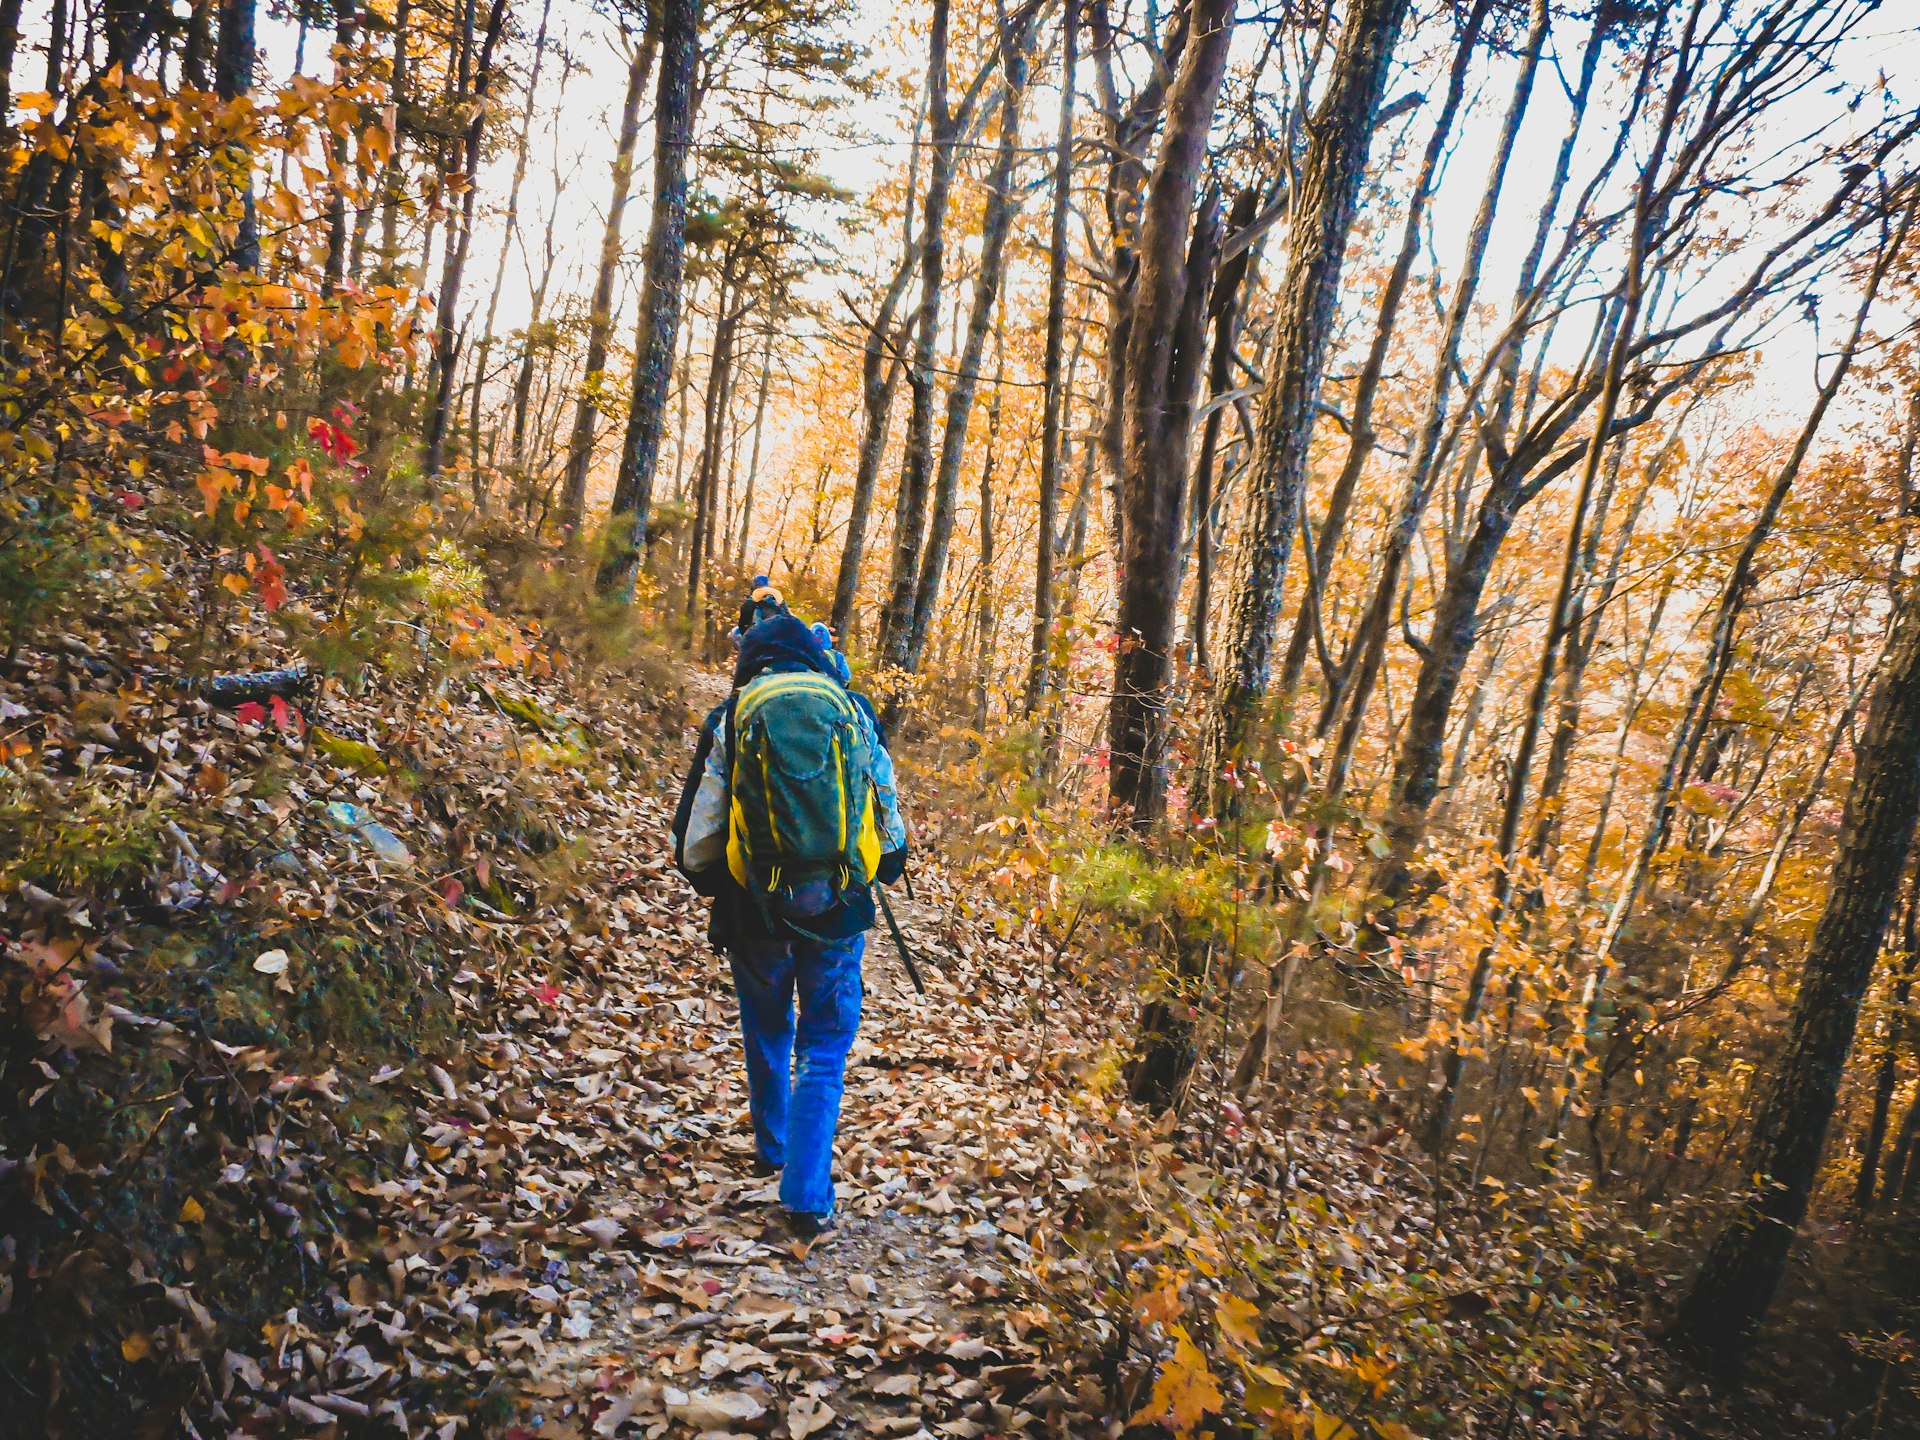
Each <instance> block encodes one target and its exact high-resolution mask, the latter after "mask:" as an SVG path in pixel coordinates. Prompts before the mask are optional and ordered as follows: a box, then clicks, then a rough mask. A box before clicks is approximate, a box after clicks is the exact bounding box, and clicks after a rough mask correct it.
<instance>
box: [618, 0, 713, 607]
mask: <svg viewBox="0 0 1920 1440" xmlns="http://www.w3.org/2000/svg"><path fill="white" fill-rule="evenodd" d="M660 8H661V23H660V76H659V82H658V85H657V86H656V88H655V91H654V106H653V128H654V158H653V221H652V224H651V225H650V226H649V228H648V230H647V258H646V281H645V288H644V290H643V291H642V293H641V298H640V327H639V336H638V340H637V343H636V344H635V346H634V364H633V395H632V399H631V401H630V403H629V405H628V408H627V432H626V435H625V437H624V438H623V440H622V442H621V446H620V473H619V476H618V478H617V479H616V480H615V482H614V489H613V514H614V515H616V516H620V517H624V518H622V519H621V520H620V521H619V523H618V524H617V525H616V526H615V527H614V529H615V532H616V533H615V535H614V537H613V539H614V544H613V545H612V547H611V549H610V551H609V554H608V556H607V558H606V561H605V563H603V564H602V565H601V567H600V576H599V584H600V588H601V589H602V590H603V591H618V592H620V593H621V594H623V595H625V596H626V597H627V598H628V599H631V598H632V596H633V585H634V580H635V578H636V577H637V576H638V575H639V571H640V552H641V548H642V547H643V546H644V545H645V543H646V538H647V521H648V518H649V515H650V514H651V511H652V508H653V472H654V470H655V468H656V467H657V466H658V465H659V462H660V435H661V432H662V430H663V429H664V428H665V421H666V408H667V390H668V387H669V386H670V385H671V384H672V383H673V353H674V350H675V349H676V348H677V344H678V341H679V337H680V290H681V282H682V280H683V279H684V277H685V275H686V267H687V160H688V157H689V153H690V152H691V151H692V149H693V118H694V116H693V111H694V103H695V95H694V79H695V75H696V73H697V71H698V69H699V63H700V0H661V7H660Z"/></svg>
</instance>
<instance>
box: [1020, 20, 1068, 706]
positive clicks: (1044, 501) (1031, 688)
mask: <svg viewBox="0 0 1920 1440" xmlns="http://www.w3.org/2000/svg"><path fill="white" fill-rule="evenodd" d="M1078 46H1079V5H1078V0H1062V4H1061V7H1060V131H1059V137H1058V138H1057V139H1056V140H1055V141H1054V144H1053V230H1052V234H1051V238H1050V239H1049V240H1048V243H1047V335H1046V354H1045V359H1044V361H1043V362H1042V372H1041V376H1042V378H1041V383H1042V385H1043V386H1044V387H1045V399H1044V401H1043V402H1042V408H1041V418H1040V474H1039V478H1038V482H1037V483H1038V492H1039V493H1038V509H1039V516H1038V521H1037V532H1036V536H1035V540H1034V557H1033V631H1032V637H1031V642H1030V643H1029V645H1028V647H1027V684H1026V689H1025V691H1024V692H1023V693H1022V697H1021V704H1022V707H1023V708H1024V710H1025V711H1026V714H1027V715H1028V716H1029V717H1031V716H1032V715H1033V714H1034V712H1035V711H1036V710H1038V709H1039V708H1040V703H1041V701H1042V700H1044V699H1045V698H1046V693H1047V679H1048V676H1049V674H1050V673H1051V671H1052V668H1053V667H1052V664H1051V654H1052V648H1053V609H1054V606H1053V599H1054V574H1053V570H1054V555H1053V546H1054V527H1055V525H1056V524H1057V523H1058V513H1059V508H1060V476H1061V473H1062V471H1063V469H1064V463H1063V460H1062V455H1063V448H1062V445H1061V424H1062V419H1063V417H1064V415H1065V413H1066V393H1065V391H1064V389H1063V388H1062V381H1063V372H1062V368H1061V367H1062V361H1063V359H1064V352H1065V349H1066V333H1067V246H1068V243H1069V241H1070V239H1071V234H1070V231H1069V226H1070V224H1071V220H1072V214H1073V102H1074V90H1075V88H1076V75H1077V61H1078V59H1079V55H1078Z"/></svg>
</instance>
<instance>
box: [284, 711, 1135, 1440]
mask: <svg viewBox="0 0 1920 1440" xmlns="http://www.w3.org/2000/svg"><path fill="white" fill-rule="evenodd" d="M690 682H691V683H690V684H689V687H688V688H689V691H690V696H689V714H690V725H691V723H697V720H698V717H699V716H700V715H701V714H703V713H704V711H705V708H706V705H707V704H710V703H713V702H714V701H715V700H717V699H718V698H719V697H721V696H723V695H724V693H725V686H724V682H723V681H719V680H718V679H716V678H715V677H710V676H704V675H696V676H692V677H690ZM691 733H692V732H691V728H690V729H689V733H688V745H687V747H686V749H685V750H684V751H682V753H683V754H684V753H688V752H690V750H691ZM678 780H679V777H678V775H677V774H670V775H663V774H628V775H625V776H622V775H617V774H616V775H615V776H613V777H611V779H610V781H609V783H607V784H606V785H604V786H603V787H600V788H598V789H590V790H588V791H586V792H584V793H582V794H581V795H580V797H579V801H578V803H579V804H580V805H581V806H583V807H584V808H583V810H582V812H581V813H578V814H575V815H573V816H571V817H570V819H571V820H572V822H573V823H574V825H575V827H576V834H577V835H579V836H580V837H582V838H583V839H585V840H586V842H587V850H586V853H585V855H584V856H583V858H582V861H581V864H580V868H579V882H578V883H579V889H578V895H579V899H580V901H581V904H582V905H583V906H584V907H585V908H586V909H587V910H588V911H589V912H590V913H591V912H600V913H602V914H603V916H604V921H605V924H604V927H603V928H602V933H601V934H600V935H599V936H598V937H592V936H588V937H586V939H587V948H588V949H589V950H590V951H592V952H593V964H592V966H591V969H592V971H593V975H592V980H591V982H590V983H575V982H573V981H564V982H562V983H560V984H557V985H555V984H549V985H545V986H539V987H536V988H534V989H533V990H532V992H531V993H530V994H529V995H528V996H527V998H526V1003H524V1004H521V1005H519V1006H517V1007H515V1008H512V1009H511V1012H510V1014H511V1018H510V1020H509V1021H508V1022H507V1023H506V1024H505V1025H504V1027H503V1028H501V1029H499V1030H494V1031H484V1032H480V1033H476V1034H473V1035H471V1036H470V1037H469V1054H470V1055H471V1056H473V1057H474V1058H475V1059H476V1060H477V1061H478V1063H477V1064H475V1065H470V1066H469V1067H468V1069H469V1072H470V1073H469V1075H468V1076H467V1078H466V1079H465V1080H464V1081H461V1080H455V1079H454V1077H453V1076H452V1075H450V1074H449V1073H447V1071H446V1070H444V1069H438V1068H437V1067H429V1073H430V1074H431V1076H432V1080H433V1086H434V1089H436V1090H437V1093H434V1090H428V1092H427V1093H425V1094H423V1095H422V1096H421V1097H420V1099H419V1102H418V1103H419V1105H420V1106H422V1107H424V1110H425V1111H426V1112H431V1116H432V1118H431V1120H430V1123H429V1124H428V1126H427V1128H426V1130H425V1131H424V1134H425V1136H426V1138H427V1140H428V1141H429V1142H430V1146H431V1152H430V1156H429V1157H428V1158H426V1159H423V1160H422V1161H421V1163H420V1166H419V1169H418V1171H417V1172H416V1177H415V1178H414V1179H412V1180H409V1181H408V1182H407V1183H406V1184H405V1185H395V1184H392V1183H389V1184H387V1185H383V1186H381V1187H379V1189H380V1191H381V1192H382V1193H381V1195H380V1198H381V1199H384V1200H386V1201H389V1202H391V1204H392V1206H393V1210H394V1214H393V1217H392V1219H393V1221H394V1222H397V1223H396V1224H395V1230H396V1233H395V1234H394V1238H393V1241H392V1243H391V1244H390V1245H389V1246H388V1247H387V1248H388V1252H389V1253H390V1254H392V1256H393V1259H392V1261H391V1263H390V1265H389V1271H390V1274H391V1276H392V1277H393V1279H394V1282H395V1286H396V1288H397V1289H399V1290H401V1291H403V1292H404V1291H406V1290H409V1289H411V1290H414V1291H418V1290H420V1289H421V1288H423V1287H424V1288H426V1289H428V1290H429V1291H432V1290H434V1289H437V1288H439V1287H435V1286H434V1285H433V1284H432V1277H431V1275H428V1276H424V1277H421V1276H417V1275H416V1272H418V1271H421V1270H428V1271H431V1270H432V1269H433V1268H434V1267H436V1266H439V1265H443V1264H447V1263H448V1262H449V1261H454V1260H457V1259H467V1260H469V1261H472V1260H476V1259H477V1260H478V1261H479V1262H480V1263H479V1264H478V1265H475V1264H472V1263H469V1264H467V1265H464V1266H460V1267H459V1269H458V1271H457V1273H458V1274H459V1275H460V1277H461V1282H460V1283H458V1284H456V1285H453V1286H452V1289H451V1290H450V1291H449V1292H448V1293H446V1294H445V1295H444V1301H445V1302H446V1303H447V1304H448V1307H449V1308H450V1309H451V1310H452V1311H453V1312H454V1313H455V1314H460V1313H461V1307H462V1306H469V1307H474V1306H491V1307H492V1308H493V1310H494V1311H495V1313H496V1314H497V1320H496V1323H495V1324H494V1325H493V1327H492V1328H491V1329H490V1331H488V1332H487V1337H486V1340H485V1342H484V1352H483V1353H479V1347H475V1348H474V1349H470V1350H468V1351H467V1353H465V1354H464V1355H456V1356H453V1357H450V1358H452V1359H453V1362H454V1363H453V1365H452V1367H450V1368H451V1370H452V1371H454V1372H456V1373H457V1372H458V1371H459V1370H460V1369H461V1368H463V1365H464V1368H467V1369H470V1370H472V1371H474V1372H475V1374H474V1380H475V1383H476V1384H488V1383H490V1384H491V1389H492V1395H493V1396H494V1397H495V1398H496V1400H497V1402H498V1403H496V1404H493V1405H492V1406H491V1407H490V1408H491V1410H492V1414H493V1417H494V1423H496V1424H497V1425H498V1426H499V1428H498V1429H490V1431H489V1433H494V1434H501V1435H504V1436H505V1437H507V1440H528V1437H534V1436H538V1437H550V1440H563V1437H584V1436H590V1435H592V1436H612V1435H629V1434H632V1435H646V1436H649V1437H656V1436H660V1435H662V1434H665V1433H666V1432H667V1431H668V1430H669V1429H673V1430H675V1431H678V1432H679V1433H714V1432H722V1433H725V1432H733V1433H744V1432H751V1433H755V1434H761V1435H771V1436H775V1437H779V1436H786V1437H789V1440H805V1437H807V1436H809V1435H813V1434H822V1435H829V1436H831V1435H837V1434H850V1435H876V1436H896V1437H914V1436H929V1437H931V1436H935V1435H938V1436H951V1437H957V1440H974V1437H978V1436H981V1435H983V1434H986V1433H989V1432H991V1433H994V1434H1005V1433H1008V1432H1009V1431H1017V1430H1021V1429H1024V1428H1026V1427H1027V1426H1028V1425H1031V1424H1034V1423H1035V1414H1034V1411H1035V1410H1039V1411H1040V1412H1041V1413H1043V1414H1044V1413H1046V1411H1049V1410H1051V1411H1052V1412H1054V1414H1056V1415H1058V1414H1059V1413H1061V1412H1062V1411H1063V1410H1067V1409H1074V1408H1077V1407H1078V1404H1079V1403H1080V1397H1077V1396H1075V1395H1070V1394H1068V1393H1067V1392H1065V1391H1062V1390H1059V1388H1058V1387H1057V1386H1053V1385H1049V1384H1047V1379H1046V1375H1045V1371H1044V1367H1043V1366H1041V1365H1040V1364H1039V1363H1038V1362H1039V1361H1040V1358H1041V1357H1040V1356H1039V1354H1038V1350H1037V1347H1035V1346H1032V1345H1029V1344H1028V1343H1026V1342H1025V1341H1024V1340H1023V1339H1022V1338H1021V1336H1022V1333H1023V1331H1024V1329H1025V1328H1026V1327H1025V1324H1024V1323H1023V1321H1022V1318H1021V1316H1020V1314H1019V1311H1018V1308H1017V1294H1016V1289H1017V1287H1016V1285H1015V1282H1014V1278H1013V1277H1015V1276H1017V1275H1018V1274H1019V1273H1020V1272H1021V1270H1022V1269H1023V1266H1024V1263H1025V1262H1026V1260H1027V1259H1028V1258H1029V1256H1030V1254H1031V1251H1030V1249H1029V1237H1030V1236H1031V1235H1032V1234H1033V1233H1034V1231H1035V1230H1036V1229H1037V1228H1038V1227H1041V1226H1042V1225H1044V1224H1046V1223H1047V1220H1048V1214H1047V1201H1046V1200H1045V1198H1044V1195H1045V1192H1046V1191H1047V1190H1049V1188H1051V1187H1052V1186H1053V1185H1054V1183H1055V1182H1057V1181H1058V1180H1059V1179H1061V1178H1063V1177H1060V1176H1057V1175H1050V1174H1049V1168H1050V1167H1049V1156H1050V1155H1051V1154H1052V1153H1054V1149H1055V1145H1056V1142H1058V1141H1060V1140H1065V1139H1067V1138H1068V1137H1069V1134H1070V1132H1069V1130H1068V1127H1067V1124H1066V1121H1065V1119H1064V1117H1063V1114H1062V1111H1061V1107H1060V1106H1059V1105H1058V1104H1057V1103H1056V1102H1057V1099H1058V1096H1057V1094H1056V1091H1055V1088H1054V1085H1053V1084H1052V1083H1050V1082H1048V1081H1047V1080H1045V1079H1044V1078H1043V1077H1042V1076H1041V1075H1040V1074H1038V1073H1036V1072H1037V1070H1038V1069H1039V1068H1040V1066H1039V1064H1038V1057H1041V1056H1043V1055H1044V1054H1046V1053H1047V1051H1048V1049H1049V1047H1050V1046H1051V1047H1054V1048H1058V1047H1060V1046H1061V1045H1062V1044H1063V1042H1067V1041H1068V1040H1069V1039H1070V1037H1071V1036H1072V1034H1073V1033H1074V1030H1075V1029H1076V1028H1077V1027H1078V1026H1079V1025H1081V1024H1082V1023H1083V1022H1082V1021H1081V1020H1080V1019H1079V1018H1078V1017H1077V1016H1076V1015H1074V1014H1072V1013H1070V1012H1069V1011H1067V1010H1066V1009H1065V1006H1066V1004H1067V1002H1066V1001H1065V1000H1064V999H1062V998H1061V997H1056V996H1052V995H1050V994H1048V993H1045V992H1044V991H1042V990H1040V989H1037V988H1031V987H1030V985H1029V981H1028V978H1027V977H1028V972H1029V968H1030V967H1029V966H1027V965H1023V964H1016V963H1013V962H1012V961H1011V959H1009V958H1008V952H1010V950H1011V948H1012V947H1011V945H1010V944H1009V942H1007V941H1004V940H1002V939H1000V938H999V936H998V935H997V934H996V933H995V932H994V931H993V929H992V928H991V927H990V925H989V924H988V923H986V919H985V917H976V918H971V919H970V918H968V912H969V911H970V910H972V909H973V908H975V907H974V906H972V905H968V904H966V903H963V901H962V898H961V897H960V896H958V895H956V893H955V892H954V890H953V888H952V886H951V884H950V883H949V881H948V880H947V879H946V877H945V876H944V875H943V874H942V873H941V872H940V870H939V869H938V867H937V866H936V865H934V864H933V863H932V862H931V861H930V860H929V858H928V857H926V856H924V855H921V856H919V857H917V858H916V862H915V877H914V878H915V893H916V896H917V899H915V900H912V901H908V900H906V899H905V897H904V895H899V894H898V892H896V899H895V909H896V913H897V914H898V916H899V919H900V922H901V925H902V926H903V927H904V928H905V930H906V931H907V933H908V935H909V942H910V944H911V945H912V946H913V948H914V949H915V951H916V955H917V958H919V959H920V961H921V966H922V972H923V975H924V977H925V980H926V983H927V987H928V992H929V993H928V995H927V996H926V998H924V999H923V998H921V997H919V996H917V995H916V994H915V993H914V991H913V989H912V987H911V985H910V984H909V982H908V979H907V976H906V972H905V970H904V969H903V967H902V966H901V964H900V961H899V959H898V957H897V956H896V955H895V954H894V950H893V942H892V940H891V939H890V938H889V937H888V936H887V933H886V930H885V928H884V926H882V927H878V928H876V930H875V931H874V932H873V934H872V935H871V936H869V942H868V949H867V959H866V965H865V978H866V998H865V1008H864V1018H863V1021H862V1026H861V1032H860V1036H859V1039H858V1040H857V1042H856V1044H855V1046H854V1049H853V1052H852V1056H851V1058H850V1060H849V1064H848V1072H847V1086H846V1099H845V1103H844V1106H843V1110H842V1119H841V1128H840V1138H839V1143H838V1148H837V1154H838V1160H837V1166H836V1180H837V1184H838V1190H839V1201H840V1218H839V1221H838V1223H837V1225H836V1226H835V1228H834V1229H832V1230H831V1231H829V1232H828V1234H827V1235H825V1236H823V1237H822V1238H821V1239H820V1240H818V1241H816V1242H815V1243H814V1244H813V1245H812V1246H811V1247H810V1248H808V1247H803V1246H801V1245H799V1244H798V1243H797V1242H795V1241H793V1240H792V1238H791V1237H790V1236H789V1235H788V1234H787V1232H786V1228H785V1226H784V1224H783V1223H782V1221H781V1218H780V1209H779V1206H778V1203H777V1200H776V1195H775V1189H774V1185H775V1182H773V1181H769V1180H767V1179H764V1178H762V1177H758V1176H756V1175H755V1174H754V1173H753V1141H752V1133H751V1129H750V1125H749V1121H748V1114H747V1096H746V1084H745V1072H744V1068H743V1065H742V1060H741V1051H740V1042H739V1035H738V1030H737V1019H736V1012H735V1006H734V1002H733V997H732V993H731V986H730V984H729V983H728V981H727V978H726V971H725V966H724V961H723V960H721V959H720V957H718V956H716V955H715V954H714V953H713V952H712V951H711V950H710V949H709V948H708V946H707V943H706V940H705V934H704V931H705V922H706V905H705V902H704V901H701V900H699V899H698V898H697V897H696V896H694V895H693V893H692V892H691V890H690V889H689V888H688V887H687V885H686V884H685V882H684V881H683V880H682V879H681V878H680V877H679V875H678V874H677V873H676V872H675V871H674V870H673V867H672V864H671V858H670V856H671V849H670V841H669V835H668V829H669V824H670V821H671V817H672V806H673V801H674V799H675V798H676V796H677V785H678ZM976 903H977V902H976ZM573 928H574V929H575V930H576V931H578V930H580V929H581V928H582V927H581V926H580V925H579V924H577V923H576V924H575V926H574V927H573ZM574 938H575V940H576V942H577V941H579V940H580V939H581V937H580V936H579V935H578V934H576V936H575V937H574ZM1002 961H1004V962H1005V963H1001V962H1002ZM502 1152H504V1157H503V1154H502ZM502 1158H505V1159H506V1161H507V1164H506V1166H505V1167H504V1169H505V1173H510V1174H511V1176H512V1185H511V1189H510V1190H505V1189H502V1188H501V1187H499V1186H497V1185H494V1186H489V1185H484V1184H481V1185H476V1184H471V1183H468V1184H462V1183H459V1176H460V1175H461V1173H462V1172H463V1170H465V1169H467V1167H465V1166H463V1165H462V1163H461V1162H462V1161H463V1160H466V1159H472V1160H474V1161H475V1162H477V1164H478V1165H479V1166H481V1167H486V1166H487V1165H488V1162H497V1161H498V1160H500V1159H502ZM488 1173H491V1174H498V1173H502V1167H500V1166H499V1165H498V1164H494V1165H492V1166H491V1168H490V1169H489V1170H488ZM1064 1178H1065V1179H1066V1182H1067V1192H1069V1193H1070V1192H1071V1191H1072V1190H1073V1189H1074V1188H1076V1186H1075V1183H1074V1180H1073V1177H1071V1176H1067V1177H1064ZM476 1275H480V1276H481V1278H479V1279H477V1280H476V1279H475V1278H474V1277H475V1276H476ZM363 1289H364V1287H363ZM352 1298H353V1299H354V1300H355V1301H356V1302H359V1301H365V1302H366V1303H367V1307H368V1308H367V1314H368V1316H369V1317H371V1318H373V1319H374V1321H375V1323H379V1314H378V1310H377V1308H376V1304H377V1302H376V1299H375V1297H374V1296H372V1295H368V1294H357V1295H355V1296H353V1297H352ZM403 1303H404V1302H403ZM353 1328H354V1327H353V1326H351V1325H349V1326H348V1328H347V1330H346V1331H345V1332H343V1335H342V1337H341V1338H340V1339H338V1340H337V1341H336V1343H335V1348H336V1349H338V1348H339V1347H340V1346H342V1345H344V1344H346V1343H347V1341H348V1340H349V1339H350V1338H351V1334H352V1332H353ZM361 1353H366V1352H364V1351H363V1352H361ZM330 1398H332V1397H327V1396H321V1397H316V1400H315V1401H314V1402H309V1403H317V1404H318V1405H319V1406H320V1407H321V1408H322V1409H327V1408H332V1409H334V1411H335V1413H340V1411H339V1407H337V1406H336V1407H329V1406H328V1403H327V1402H328V1400H329V1399H330ZM1085 1403H1086V1404H1087V1406H1088V1407H1089V1408H1092V1407H1093V1406H1095V1405H1097V1403H1098V1401H1097V1397H1096V1396H1091V1395H1090V1396H1088V1397H1086V1398H1085ZM1030 1407H1031V1408H1030ZM346 1413H351V1412H350V1411H348V1412H346ZM441 1429H442V1430H443V1431H447V1433H467V1434H471V1433H472V1432H471V1431H470V1430H468V1431H450V1430H448V1427H445V1426H443V1427H441ZM415 1433H421V1432H419V1431H416V1432H415Z"/></svg>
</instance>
